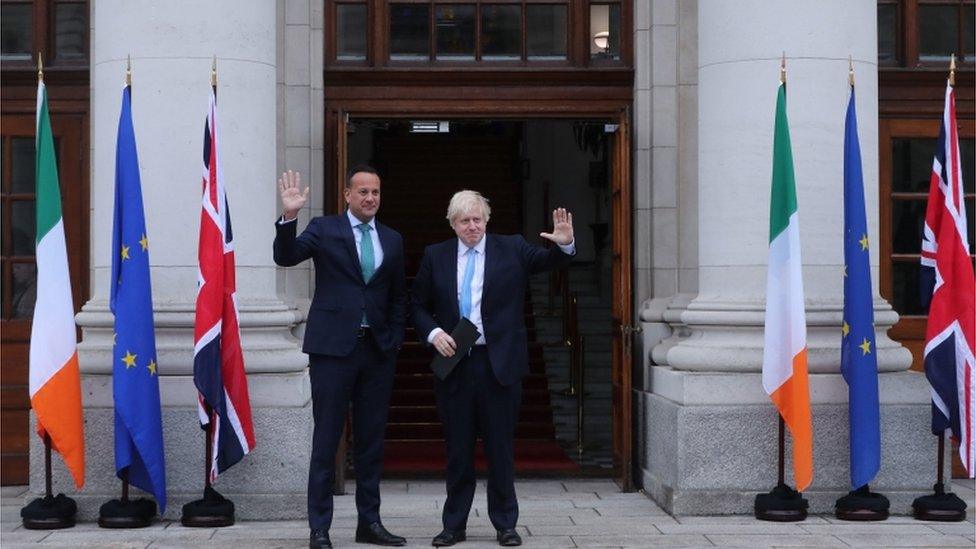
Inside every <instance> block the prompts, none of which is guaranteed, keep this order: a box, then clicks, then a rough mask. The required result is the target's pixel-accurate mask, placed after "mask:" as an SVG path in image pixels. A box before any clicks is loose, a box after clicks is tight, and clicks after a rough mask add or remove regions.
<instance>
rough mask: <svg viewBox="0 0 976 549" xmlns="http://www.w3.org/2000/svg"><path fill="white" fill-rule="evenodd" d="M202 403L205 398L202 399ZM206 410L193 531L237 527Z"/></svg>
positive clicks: (184, 520) (188, 517) (187, 520)
mask: <svg viewBox="0 0 976 549" xmlns="http://www.w3.org/2000/svg"><path fill="white" fill-rule="evenodd" d="M210 87H211V88H212V90H213V94H214V98H215V100H216V97H217V56H216V54H215V55H214V56H213V62H212V64H211V65H210ZM216 160H217V159H216V158H211V162H216ZM201 400H202V398H201ZM203 406H204V408H205V409H204V411H205V412H206V413H207V420H208V421H207V425H206V427H205V429H204V432H205V433H206V435H205V436H204V460H205V463H204V480H203V486H204V488H203V498H201V499H198V500H194V501H191V502H189V503H187V504H186V505H184V506H183V513H182V516H181V517H180V524H182V525H183V526H187V527H191V528H214V527H223V526H233V525H234V522H235V519H234V502H233V501H231V500H229V499H227V498H225V497H224V496H223V495H221V494H220V493H219V492H217V491H216V490H214V488H213V483H212V481H211V478H210V474H211V470H210V468H211V465H212V463H213V455H214V450H215V449H214V447H213V439H214V436H213V433H214V423H215V422H216V419H217V413H216V412H215V411H214V409H213V408H212V407H211V406H209V405H207V404H206V403H205V402H204V404H203Z"/></svg>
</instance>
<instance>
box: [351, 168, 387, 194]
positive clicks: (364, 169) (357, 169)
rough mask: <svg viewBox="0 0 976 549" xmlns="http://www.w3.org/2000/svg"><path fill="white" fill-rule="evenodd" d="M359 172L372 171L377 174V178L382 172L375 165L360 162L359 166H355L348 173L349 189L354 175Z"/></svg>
mask: <svg viewBox="0 0 976 549" xmlns="http://www.w3.org/2000/svg"><path fill="white" fill-rule="evenodd" d="M357 173H371V174H373V175H375V176H376V177H377V178H378V177H379V176H380V172H378V171H376V168H374V167H372V166H370V165H368V164H359V165H357V166H353V168H352V169H351V170H349V171H348V172H347V173H346V188H347V189H348V188H349V187H352V177H353V176H354V175H356V174H357Z"/></svg>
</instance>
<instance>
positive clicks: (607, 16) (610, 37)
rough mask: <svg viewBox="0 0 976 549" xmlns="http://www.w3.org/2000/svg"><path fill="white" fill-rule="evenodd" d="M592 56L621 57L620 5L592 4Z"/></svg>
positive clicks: (596, 57)
mask: <svg viewBox="0 0 976 549" xmlns="http://www.w3.org/2000/svg"><path fill="white" fill-rule="evenodd" d="M590 58H591V59H620V5H619V4H593V5H591V6H590Z"/></svg>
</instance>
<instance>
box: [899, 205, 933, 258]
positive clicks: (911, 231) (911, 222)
mask: <svg viewBox="0 0 976 549" xmlns="http://www.w3.org/2000/svg"><path fill="white" fill-rule="evenodd" d="M927 204H928V201H926V200H925V199H919V200H893V201H892V202H891V249H892V251H893V252H894V253H896V254H917V253H921V251H922V224H923V222H924V221H925V207H926V205H927Z"/></svg>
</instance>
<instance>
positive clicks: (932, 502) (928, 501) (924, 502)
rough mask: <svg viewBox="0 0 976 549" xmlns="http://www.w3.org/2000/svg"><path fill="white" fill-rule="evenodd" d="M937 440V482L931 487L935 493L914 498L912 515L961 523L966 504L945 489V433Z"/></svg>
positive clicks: (925, 518) (964, 515) (922, 518)
mask: <svg viewBox="0 0 976 549" xmlns="http://www.w3.org/2000/svg"><path fill="white" fill-rule="evenodd" d="M936 437H938V439H939V462H938V466H937V470H938V480H937V482H936V484H935V486H933V488H934V489H935V493H934V494H931V495H928V496H921V497H917V498H915V501H913V502H912V515H913V516H914V517H915V518H916V519H918V520H934V521H939V522H961V521H964V520H966V502H965V501H963V500H962V499H961V498H960V497H959V496H957V495H956V494H953V493H952V492H946V489H945V433H942V434H939V435H936Z"/></svg>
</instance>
